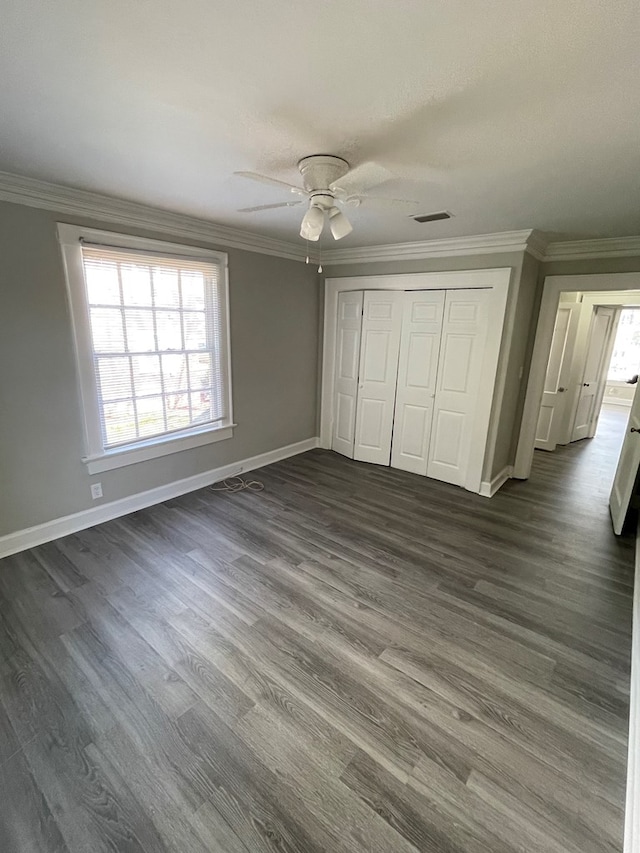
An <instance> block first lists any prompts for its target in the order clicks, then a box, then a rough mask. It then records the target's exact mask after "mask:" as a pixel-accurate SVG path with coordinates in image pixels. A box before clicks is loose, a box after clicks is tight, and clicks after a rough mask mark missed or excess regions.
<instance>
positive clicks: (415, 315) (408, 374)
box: [391, 290, 445, 475]
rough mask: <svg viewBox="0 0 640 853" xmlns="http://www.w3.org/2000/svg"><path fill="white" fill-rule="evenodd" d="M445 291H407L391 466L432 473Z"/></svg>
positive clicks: (416, 472)
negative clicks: (431, 444) (430, 456)
mask: <svg viewBox="0 0 640 853" xmlns="http://www.w3.org/2000/svg"><path fill="white" fill-rule="evenodd" d="M444 301H445V293H444V291H443V290H431V291H429V290H424V291H420V290H415V291H411V290H409V291H407V292H406V293H405V294H404V305H403V312H402V336H401V338H400V358H399V363H398V387H397V393H396V405H395V415H394V424H393V441H392V445H391V465H392V466H393V467H394V468H401V469H402V470H403V471H412V472H413V473H415V474H422V475H425V474H426V473H427V465H428V452H429V440H430V437H431V421H432V418H433V404H434V398H435V395H436V379H437V375H438V355H439V351H440V337H441V334H442V316H443V313H444Z"/></svg>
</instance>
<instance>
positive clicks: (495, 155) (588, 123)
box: [0, 0, 640, 247]
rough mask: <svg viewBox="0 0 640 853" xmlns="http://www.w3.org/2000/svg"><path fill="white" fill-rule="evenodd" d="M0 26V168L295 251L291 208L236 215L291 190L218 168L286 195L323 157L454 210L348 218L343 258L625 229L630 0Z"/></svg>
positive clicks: (635, 125)
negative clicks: (388, 176) (533, 231)
mask: <svg viewBox="0 0 640 853" xmlns="http://www.w3.org/2000/svg"><path fill="white" fill-rule="evenodd" d="M1 17H2V20H1V23H0V169H2V170H5V171H10V172H16V173H19V174H24V175H28V176H31V177H36V178H42V179H46V180H50V181H54V182H58V183H63V184H68V185H71V186H76V187H81V188H83V189H90V190H95V191H98V192H104V193H107V194H110V195H115V196H119V197H122V198H127V199H131V200H134V201H140V202H147V203H149V204H152V205H157V206H161V207H164V208H167V209H170V210H175V211H179V212H184V213H189V214H194V215H197V216H204V217H208V218H211V219H212V220H214V221H216V222H220V223H224V224H227V225H233V226H236V227H243V228H246V229H249V230H253V231H256V232H259V233H262V234H268V235H271V236H276V237H281V238H285V239H296V238H297V237H296V235H297V230H298V224H299V221H300V218H301V215H302V212H301V209H300V208H290V209H284V210H282V211H280V210H276V211H266V212H263V213H256V214H252V215H250V216H249V215H246V214H239V213H237V212H236V210H237V208H240V207H247V206H250V205H256V204H267V203H270V202H277V201H284V200H287V197H283V196H282V195H281V194H280V193H279V191H278V190H277V189H275V188H270V187H267V186H261V185H258V184H255V185H254V184H252V183H251V182H249V181H246V180H243V179H242V178H239V177H234V176H233V175H232V172H233V171H235V170H242V169H245V170H253V171H259V172H264V173H267V174H269V175H272V176H274V177H277V178H279V179H281V180H287V181H292V182H297V179H298V178H299V176H298V174H297V171H296V168H295V163H296V162H297V160H298V159H299V158H300V157H303V156H305V155H308V154H314V153H330V154H338V155H340V156H343V157H345V158H346V159H348V160H349V161H350V162H351V163H352V164H354V165H355V164H357V163H359V162H362V161H365V160H369V159H374V160H376V161H378V162H379V163H381V164H383V165H384V166H386V167H387V168H389V169H391V170H392V171H393V172H394V174H395V175H396V176H397V178H396V179H394V180H393V181H391V182H389V183H387V184H385V185H384V186H383V187H381V188H380V190H379V192H378V194H387V195H390V196H392V197H396V198H397V197H401V198H402V197H404V198H413V199H416V200H417V201H419V202H420V206H419V208H418V212H420V213H428V212H432V211H437V210H442V209H447V210H450V211H452V212H453V213H454V214H455V218H454V219H452V220H450V221H449V222H436V223H430V224H426V225H418V224H417V223H415V222H413V220H411V219H409V218H408V217H407V216H406V215H403V214H398V213H397V212H394V213H393V214H388V213H386V214H384V215H382V214H380V213H377V212H376V213H375V214H372V213H370V212H368V211H365V210H364V209H359V210H357V211H355V212H353V213H350V216H351V218H352V220H353V222H354V226H355V230H354V233H353V234H352V235H350V236H349V237H347V238H346V239H344V240H343V241H341V242H340V244H339V245H340V246H341V247H342V246H356V245H369V244H374V243H392V242H398V241H406V240H424V239H429V238H441V237H448V236H457V235H470V234H482V233H488V232H493V231H504V230H512V229H521V228H530V227H535V228H539V229H540V230H543V231H548V232H551V233H553V234H557V235H562V236H564V237H589V236H603V237H604V236H623V235H629V234H637V233H639V232H640V4H639V3H638V0H538V2H537V3H531V2H522V0H314V2H311V0H269V2H265V0H262V2H260V0H250V2H249V0H234V2H232V3H231V2H226V3H225V2H220V1H219V2H212V0H180V2H175V0H171V2H170V0H135V2H131V0H91V2H86V0H56V2H49V3H47V2H45V0H4V2H3V4H2V16H1ZM289 198H290V197H289ZM297 239H299V238H297ZM327 242H331V243H332V242H333V241H331V240H330V238H329V240H328V241H327Z"/></svg>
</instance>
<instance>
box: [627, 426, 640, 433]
mask: <svg viewBox="0 0 640 853" xmlns="http://www.w3.org/2000/svg"><path fill="white" fill-rule="evenodd" d="M629 432H640V429H636V428H635V427H631V429H630V430H629Z"/></svg>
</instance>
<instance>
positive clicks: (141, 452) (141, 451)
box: [82, 424, 236, 474]
mask: <svg viewBox="0 0 640 853" xmlns="http://www.w3.org/2000/svg"><path fill="white" fill-rule="evenodd" d="M234 426H236V424H226V425H225V426H219V427H215V428H214V429H205V430H201V431H200V432H191V433H189V434H188V435H178V436H171V438H166V437H161V438H156V439H150V440H149V441H145V442H139V443H138V444H136V445H134V446H131V447H127V448H118V449H115V450H108V451H106V452H105V453H101V454H100V455H97V456H85V457H84V458H83V460H82V461H83V462H84V463H85V464H86V466H87V470H88V472H89V474H101V473H102V472H103V471H111V470H112V469H113V468H124V467H125V466H126V465H135V464H136V463H138V462H145V461H147V460H148V459H157V458H158V457H160V456H168V455H169V454H171V453H178V452H180V451H181V450H190V449H191V448H193V447H201V446H202V445H204V444H212V443H214V442H216V441H224V440H225V439H227V438H231V437H232V436H233V428H234Z"/></svg>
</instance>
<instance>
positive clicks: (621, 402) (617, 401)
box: [602, 397, 633, 409]
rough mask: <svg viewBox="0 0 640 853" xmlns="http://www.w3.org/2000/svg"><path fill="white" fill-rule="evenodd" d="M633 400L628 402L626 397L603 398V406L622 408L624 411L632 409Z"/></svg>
mask: <svg viewBox="0 0 640 853" xmlns="http://www.w3.org/2000/svg"><path fill="white" fill-rule="evenodd" d="M632 403H633V400H626V399H625V398H624V397H603V398H602V404H603V405H605V406H621V407H622V408H624V409H630V408H631V404H632Z"/></svg>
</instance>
